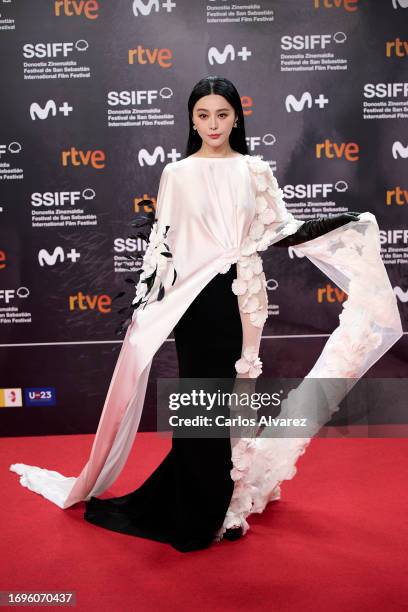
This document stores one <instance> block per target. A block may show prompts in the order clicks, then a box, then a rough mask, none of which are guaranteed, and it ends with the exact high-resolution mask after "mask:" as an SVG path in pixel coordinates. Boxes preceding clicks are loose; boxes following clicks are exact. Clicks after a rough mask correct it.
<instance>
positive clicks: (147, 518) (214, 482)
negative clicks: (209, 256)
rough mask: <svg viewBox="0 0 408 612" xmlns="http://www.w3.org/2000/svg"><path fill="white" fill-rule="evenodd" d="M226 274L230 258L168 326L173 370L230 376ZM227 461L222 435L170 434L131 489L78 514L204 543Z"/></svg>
mask: <svg viewBox="0 0 408 612" xmlns="http://www.w3.org/2000/svg"><path fill="white" fill-rule="evenodd" d="M234 278H236V264H232V265H231V268H230V270H229V271H228V272H227V273H226V274H217V275H216V276H215V277H214V278H213V279H212V280H211V281H210V282H209V283H208V284H207V285H206V286H205V287H204V289H202V291H201V292H200V294H199V295H198V296H197V297H196V298H195V300H194V301H193V302H192V303H191V304H190V306H189V308H188V309H187V310H186V311H185V313H184V314H183V316H182V317H181V319H180V320H179V321H178V323H177V325H176V326H175V328H174V339H175V343H176V350H177V357H178V363H179V376H180V378H230V379H234V378H235V376H236V372H235V365H234V364H235V361H236V360H237V359H239V358H240V356H241V348H242V326H241V318H240V314H239V308H238V300H237V296H236V295H235V294H234V293H233V292H232V289H231V283H232V281H233V280H234ZM164 299H165V298H164ZM231 469H232V460H231V443H230V439H229V437H223V438H181V437H175V436H173V438H172V448H171V450H170V451H169V453H168V454H167V456H166V457H165V458H164V459H163V461H162V462H161V463H160V465H159V466H158V467H157V468H156V470H155V471H154V472H153V473H152V474H151V475H150V476H149V478H147V480H145V482H144V483H143V484H142V485H141V486H140V487H139V488H138V489H136V490H135V491H133V492H132V493H128V494H127V495H123V496H121V497H116V498H110V499H99V498H96V497H91V498H90V500H89V501H88V502H85V505H86V510H85V514H84V518H85V519H86V520H87V521H89V522H90V523H94V524H95V525H99V526H100V527H104V528H106V529H110V530H113V531H119V532H122V533H125V534H129V535H133V536H139V537H143V538H149V539H152V540H156V541H159V542H167V543H169V544H171V545H172V546H173V547H174V548H176V549H177V550H179V551H181V552H187V551H193V550H198V549H202V548H207V547H208V546H209V545H210V544H211V542H212V541H213V539H214V535H215V533H216V531H217V530H218V529H219V528H220V527H221V526H222V524H223V521H224V518H225V514H226V512H227V509H228V506H229V503H230V500H231V496H232V492H233V488H234V483H233V480H232V478H231V475H230V471H231Z"/></svg>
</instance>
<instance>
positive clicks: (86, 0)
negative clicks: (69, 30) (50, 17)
mask: <svg viewBox="0 0 408 612" xmlns="http://www.w3.org/2000/svg"><path fill="white" fill-rule="evenodd" d="M54 13H55V16H56V17H61V15H65V16H66V17H85V18H86V19H97V18H98V17H99V5H98V2H97V1H96V0H55V2H54Z"/></svg>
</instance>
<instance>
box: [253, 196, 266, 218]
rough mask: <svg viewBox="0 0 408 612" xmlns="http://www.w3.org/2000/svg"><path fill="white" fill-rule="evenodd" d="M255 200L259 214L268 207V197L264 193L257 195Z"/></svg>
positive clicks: (256, 210)
mask: <svg viewBox="0 0 408 612" xmlns="http://www.w3.org/2000/svg"><path fill="white" fill-rule="evenodd" d="M255 202H256V205H255V212H256V213H257V214H258V215H259V214H261V212H263V211H264V210H265V209H266V208H268V202H267V201H266V199H265V198H264V196H262V195H258V196H256V200H255Z"/></svg>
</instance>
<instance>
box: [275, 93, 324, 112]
mask: <svg viewBox="0 0 408 612" xmlns="http://www.w3.org/2000/svg"><path fill="white" fill-rule="evenodd" d="M328 103H329V99H328V98H326V97H325V96H324V95H323V94H322V93H321V94H319V96H318V97H317V98H315V99H313V98H312V94H311V93H310V92H309V91H305V92H304V93H303V94H302V97H301V98H300V99H298V98H296V97H295V96H294V95H293V94H289V95H287V96H286V99H285V109H286V112H287V113H290V112H292V110H293V111H296V112H297V113H300V112H301V111H302V110H303V109H304V108H305V107H306V108H312V106H313V104H314V105H315V106H318V107H319V108H324V107H325V106H326V104H328Z"/></svg>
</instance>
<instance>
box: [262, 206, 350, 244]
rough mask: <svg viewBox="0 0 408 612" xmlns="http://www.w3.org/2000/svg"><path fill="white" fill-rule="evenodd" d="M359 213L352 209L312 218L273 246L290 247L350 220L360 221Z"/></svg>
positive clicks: (325, 232)
mask: <svg viewBox="0 0 408 612" xmlns="http://www.w3.org/2000/svg"><path fill="white" fill-rule="evenodd" d="M359 214H360V213H358V212H353V211H350V212H347V213H343V214H341V215H336V216H335V217H319V219H310V220H309V221H305V222H304V223H303V225H301V226H300V227H299V229H298V230H297V231H296V232H295V233H294V234H291V235H290V236H286V237H285V238H282V240H279V241H278V242H274V243H273V244H272V246H275V247H289V246H295V245H296V244H301V243H302V242H308V241H309V240H313V238H317V237H318V236H322V235H323V234H327V232H330V231H331V230H334V229H336V228H337V227H341V226H342V225H345V224H346V223H348V222H349V221H358V218H359Z"/></svg>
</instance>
